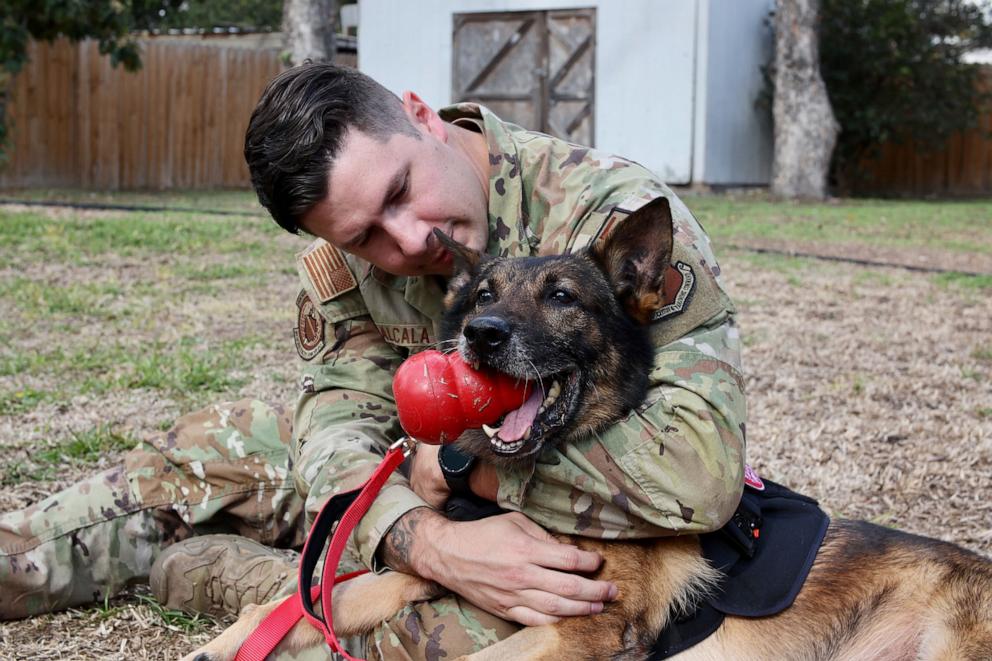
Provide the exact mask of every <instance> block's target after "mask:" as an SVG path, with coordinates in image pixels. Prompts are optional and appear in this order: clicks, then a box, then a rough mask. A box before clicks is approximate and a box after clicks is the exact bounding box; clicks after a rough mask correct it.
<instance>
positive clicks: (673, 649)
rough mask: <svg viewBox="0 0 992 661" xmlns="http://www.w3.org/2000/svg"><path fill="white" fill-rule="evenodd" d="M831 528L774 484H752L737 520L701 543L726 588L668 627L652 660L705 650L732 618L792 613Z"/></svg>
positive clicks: (804, 500) (808, 502)
mask: <svg viewBox="0 0 992 661" xmlns="http://www.w3.org/2000/svg"><path fill="white" fill-rule="evenodd" d="M759 486H760V487H761V488H758V487H759ZM829 523H830V518H829V517H828V516H827V515H826V513H825V512H824V511H823V510H821V509H820V507H819V506H818V505H817V502H816V501H815V500H813V499H812V498H809V497H808V496H803V495H802V494H798V493H796V492H794V491H792V490H791V489H787V488H785V487H783V486H782V485H780V484H776V483H775V482H772V481H770V480H761V479H749V480H748V482H747V483H746V485H745V487H744V494H743V495H742V497H741V503H740V505H738V506H737V512H736V513H735V514H734V516H733V518H732V519H731V520H730V521H729V522H728V523H727V524H726V525H725V526H724V527H723V528H721V529H720V530H717V531H716V532H711V533H707V534H705V535H700V537H699V540H700V545H701V546H702V550H703V555H704V556H705V557H706V559H707V560H709V562H710V564H712V565H713V566H714V567H716V568H717V569H719V570H720V571H722V572H723V573H724V579H723V581H722V582H721V583H720V585H719V587H718V589H717V591H716V592H715V593H714V594H713V596H711V597H710V598H708V599H706V600H704V601H703V602H701V603H700V604H699V605H698V606H697V608H696V610H695V612H693V613H692V614H690V615H688V616H687V617H683V618H680V619H677V620H673V621H671V622H669V624H668V626H666V627H665V629H664V630H663V631H662V632H661V635H660V636H659V637H658V642H657V643H655V647H654V651H653V653H652V654H651V656H650V657H649V659H650V660H651V661H657V660H659V659H667V658H668V657H670V656H674V655H675V654H678V653H679V652H683V651H685V650H687V649H689V648H690V647H692V646H693V645H695V644H697V643H699V642H702V641H703V640H705V639H706V638H707V637H708V636H709V635H710V634H712V633H713V632H715V631H716V630H717V629H718V628H719V627H720V624H722V623H723V619H724V617H726V616H727V615H733V616H737V617H765V616H767V615H774V614H776V613H780V612H781V611H783V610H785V609H786V608H788V607H789V606H791V605H792V602H793V601H795V599H796V595H798V594H799V590H800V589H801V588H802V587H803V583H804V582H805V581H806V576H807V575H808V574H809V570H810V567H811V566H812V565H813V560H815V559H816V553H817V551H818V550H819V549H820V544H821V543H822V542H823V536H824V535H825V534H826V532H827V525H828V524H829ZM755 531H757V534H755Z"/></svg>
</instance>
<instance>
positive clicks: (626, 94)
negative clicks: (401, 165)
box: [358, 0, 774, 184]
mask: <svg viewBox="0 0 992 661" xmlns="http://www.w3.org/2000/svg"><path fill="white" fill-rule="evenodd" d="M773 5H774V0H416V1H401V0H360V1H359V11H360V19H359V22H360V27H359V30H358V57H359V60H358V63H359V67H360V68H361V69H362V71H364V72H366V73H368V74H369V75H371V76H372V77H373V78H375V79H376V80H378V81H379V82H381V83H382V84H384V85H385V86H386V87H388V88H389V89H391V90H393V91H394V92H396V93H397V94H399V93H401V92H402V91H404V90H406V89H410V90H413V91H415V92H417V93H418V94H420V95H421V96H422V97H423V98H424V100H425V101H427V102H428V103H429V104H431V105H432V106H434V107H438V106H442V105H446V104H448V103H450V102H451V100H452V99H451V71H452V62H451V58H452V31H453V18H452V16H453V14H455V13H463V12H464V13H467V12H497V11H539V10H547V9H575V8H587V7H594V8H595V9H596V64H595V75H596V90H595V94H596V108H595V113H596V114H595V143H596V147H598V148H600V149H603V150H605V151H608V152H612V153H615V154H620V155H622V156H625V157H627V158H631V159H634V160H635V161H638V162H640V163H642V164H643V165H645V166H647V167H649V168H651V169H652V170H655V171H656V172H658V174H659V175H660V176H661V177H662V178H663V179H664V180H665V181H667V182H669V183H671V184H688V183H707V184H764V183H767V182H768V181H769V179H770V170H771V149H772V142H771V141H772V137H771V125H770V122H769V121H768V120H767V119H765V118H764V117H763V116H762V114H761V113H760V112H759V111H758V110H757V109H756V108H755V106H754V101H755V99H756V98H757V95H758V93H759V92H760V90H761V85H762V80H761V70H760V67H761V66H762V65H763V64H765V63H766V62H767V58H768V57H769V55H770V48H771V33H770V30H769V29H768V28H767V27H766V26H765V25H764V24H763V20H764V17H765V16H766V14H767V12H768V10H769V9H770V8H771V7H772V6H773ZM697 36H698V38H697Z"/></svg>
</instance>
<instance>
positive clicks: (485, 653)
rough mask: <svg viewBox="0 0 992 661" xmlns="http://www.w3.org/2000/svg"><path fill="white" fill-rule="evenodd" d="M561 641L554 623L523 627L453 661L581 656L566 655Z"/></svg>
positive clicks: (561, 658)
mask: <svg viewBox="0 0 992 661" xmlns="http://www.w3.org/2000/svg"><path fill="white" fill-rule="evenodd" d="M561 642H562V641H561V638H560V634H559V633H558V630H557V629H556V628H555V626H554V625H546V626H541V627H524V628H523V629H521V630H520V631H518V632H517V633H515V634H513V635H512V636H510V637H509V638H506V639H504V640H501V641H500V642H498V643H496V644H495V645H490V646H489V647H487V648H485V649H483V650H480V651H478V652H476V653H475V654H469V655H467V656H462V657H459V658H458V659H456V660H455V661H507V660H508V659H513V660H514V661H524V660H537V659H542V660H547V661H552V660H559V659H560V660H561V661H566V660H568V661H574V660H575V659H580V658H582V656H581V655H580V656H568V652H567V650H566V649H565V646H564V645H562V644H561Z"/></svg>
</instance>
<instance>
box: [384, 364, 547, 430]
mask: <svg viewBox="0 0 992 661" xmlns="http://www.w3.org/2000/svg"><path fill="white" fill-rule="evenodd" d="M533 390H534V387H533V384H532V383H530V382H527V381H521V380H520V379H517V378H515V377H512V376H508V375H506V374H501V373H499V372H490V371H481V370H476V369H473V368H472V367H471V366H469V364H468V363H466V362H465V361H464V360H462V358H461V356H459V355H458V354H457V353H441V352H440V351H435V350H428V351H421V352H420V353H417V354H414V355H412V356H410V357H409V358H407V359H406V360H405V361H404V362H403V364H402V365H400V368H399V369H398V370H396V376H395V377H394V378H393V396H394V397H396V409H397V412H398V413H399V417H400V424H401V425H402V426H403V429H404V431H406V433H407V434H409V435H410V436H412V437H414V438H415V439H417V440H418V441H423V442H425V443H430V444H431V445H437V444H439V443H440V444H444V443H452V442H454V441H455V440H456V439H457V438H458V437H459V436H461V435H462V432H463V431H465V430H466V429H472V428H475V427H481V426H482V425H484V424H491V423H493V422H496V421H497V420H499V418H500V416H502V415H504V414H506V413H509V412H510V411H515V410H517V409H524V408H527V407H528V406H529V405H530V404H531V401H530V400H531V399H534V400H535V409H536V407H537V406H538V405H540V398H532V397H531V394H532V391H533ZM531 417H533V416H531ZM509 418H510V416H507V422H506V423H504V424H509V422H510V420H509Z"/></svg>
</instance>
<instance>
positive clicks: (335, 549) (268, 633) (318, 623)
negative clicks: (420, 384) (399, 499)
mask: <svg viewBox="0 0 992 661" xmlns="http://www.w3.org/2000/svg"><path fill="white" fill-rule="evenodd" d="M415 443H416V441H414V440H413V439H411V438H408V437H405V436H404V437H403V438H401V439H400V440H398V441H396V442H395V443H393V444H392V445H391V446H390V447H389V451H388V452H387V453H386V456H385V457H384V458H383V460H382V463H380V464H379V466H378V467H377V468H376V469H375V472H373V473H372V476H371V477H369V479H368V480H367V481H366V482H365V483H364V484H363V485H362V486H361V487H359V488H358V489H355V490H354V491H349V492H347V493H343V494H338V495H336V496H334V497H333V498H331V499H330V500H328V501H327V502H326V503H325V504H324V507H323V508H321V510H320V513H319V514H318V515H317V518H316V519H315V520H314V522H313V526H312V527H311V528H310V533H309V534H308V535H307V541H306V545H305V546H304V547H303V555H302V556H300V573H299V588H298V590H297V593H296V594H294V595H290V596H289V597H286V599H284V600H283V602H282V603H281V604H279V605H278V606H277V607H276V608H275V610H273V611H272V612H271V613H269V614H268V616H266V618H265V619H264V620H262V622H261V623H260V624H259V625H258V627H257V628H256V629H255V630H254V631H253V632H252V633H251V635H250V636H249V637H248V639H247V640H245V642H244V643H243V644H242V645H241V648H240V649H239V650H238V655H237V657H235V661H263V660H264V659H265V658H266V657H267V656H268V655H269V654H271V653H272V650H274V649H275V648H276V645H278V644H279V643H280V642H281V641H282V639H283V638H285V637H286V635H287V634H288V633H289V630H290V629H292V628H293V627H294V626H295V625H296V623H297V622H299V621H300V620H301V619H302V618H303V617H306V618H307V620H309V621H310V623H311V624H312V625H313V626H315V627H317V628H318V629H320V631H321V633H323V634H324V640H326V641H327V644H328V646H330V648H331V650H332V651H334V652H337V653H338V654H340V655H341V656H343V657H344V658H345V659H347V661H362V660H361V659H356V658H355V657H352V656H349V655H348V653H347V652H345V651H344V648H342V647H341V643H340V642H339V641H338V638H337V636H336V635H335V634H334V619H333V614H332V611H331V606H332V604H331V594H332V593H333V591H334V586H335V585H336V584H338V583H341V582H343V581H347V580H349V579H351V578H354V577H356V576H360V575H361V574H366V573H368V571H367V570H361V571H356V572H351V573H350V574H342V575H341V576H336V575H335V574H336V573H337V568H338V564H339V563H340V561H341V554H342V553H343V552H344V547H345V546H346V545H347V543H348V539H349V538H350V537H351V533H352V531H353V530H354V529H355V526H356V525H358V522H359V521H360V520H361V518H362V517H363V516H365V513H366V512H368V511H369V507H370V506H371V505H372V501H373V500H375V497H376V496H377V495H378V493H379V490H380V489H382V485H383V484H385V482H386V480H387V479H388V478H389V476H390V475H391V474H392V473H393V471H394V470H396V468H397V466H399V465H400V464H401V463H403V460H404V459H405V458H406V457H408V456H409V455H410V454H411V453H412V452H413V450H414V448H415ZM342 512H343V516H342V515H341V513H342ZM339 518H340V523H339V524H338V526H337V528H336V529H334V524H335V522H337V521H338V519H339ZM332 529H333V535H331V542H330V545H329V546H328V548H327V557H326V558H325V559H324V570H323V572H322V576H321V581H320V584H319V585H314V586H313V587H310V583H311V582H312V579H313V574H314V570H315V569H316V567H317V562H318V561H319V559H320V554H321V552H322V551H323V550H324V545H325V544H326V542H327V538H328V536H329V535H330V534H331V531H332ZM318 596H319V597H320V604H321V612H322V613H323V617H321V616H320V615H317V613H316V612H314V608H313V603H314V600H315V599H317V597H318Z"/></svg>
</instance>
